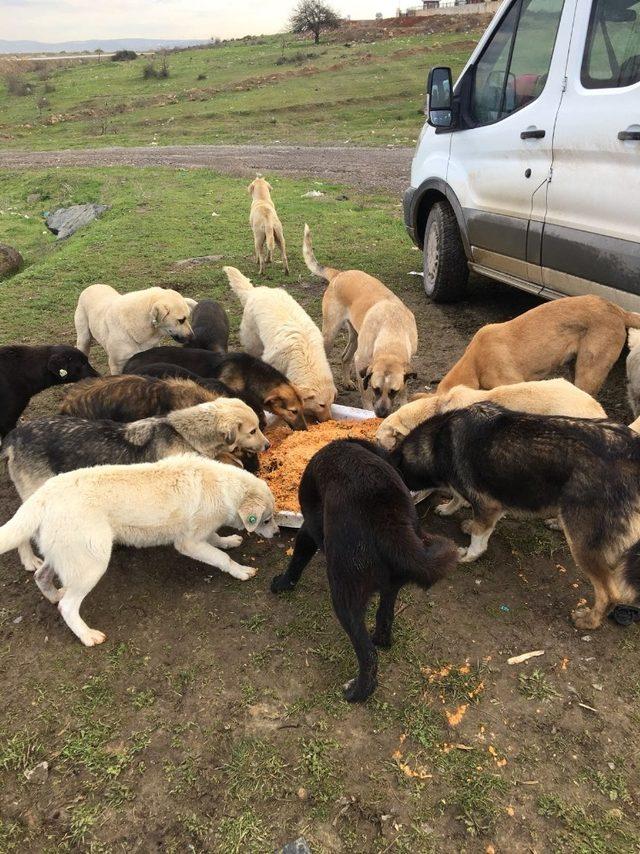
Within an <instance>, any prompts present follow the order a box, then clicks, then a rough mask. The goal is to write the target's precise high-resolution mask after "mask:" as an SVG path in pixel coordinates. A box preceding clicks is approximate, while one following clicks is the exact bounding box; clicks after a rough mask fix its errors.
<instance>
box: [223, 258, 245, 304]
mask: <svg viewBox="0 0 640 854" xmlns="http://www.w3.org/2000/svg"><path fill="white" fill-rule="evenodd" d="M222 269H223V270H224V271H225V273H226V274H227V279H229V284H230V285H231V289H232V290H233V291H234V293H235V295H236V296H237V297H238V299H239V300H240V302H241V303H242V305H244V304H245V303H246V302H247V299H248V298H249V294H250V293H251V291H252V290H253V285H252V284H251V280H250V279H247V277H246V276H243V275H242V273H241V272H240V270H237V269H236V268H235V267H223V268H222Z"/></svg>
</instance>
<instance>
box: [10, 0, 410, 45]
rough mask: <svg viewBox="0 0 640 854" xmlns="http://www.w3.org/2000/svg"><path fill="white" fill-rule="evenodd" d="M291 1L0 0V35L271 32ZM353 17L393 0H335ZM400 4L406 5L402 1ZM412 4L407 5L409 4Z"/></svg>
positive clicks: (392, 6)
mask: <svg viewBox="0 0 640 854" xmlns="http://www.w3.org/2000/svg"><path fill="white" fill-rule="evenodd" d="M295 2H296V0H238V2H228V0H227V2H222V0H0V38H2V39H34V40H36V41H49V42H53V41H70V40H73V39H88V38H92V39H93V38H121V37H123V36H135V37H138V38H144V37H149V38H180V39H183V38H184V39H189V38H199V39H203V38H204V39H206V38H210V37H211V36H219V37H222V38H224V37H228V36H242V35H247V34H259V33H275V32H278V31H280V30H282V29H283V28H284V26H285V24H286V21H287V18H288V16H289V13H290V11H291V7H292V6H293V5H294V4H295ZM333 5H334V8H335V9H336V10H337V11H338V12H339V13H340V14H341V15H350V16H351V17H352V18H373V17H375V14H376V12H382V13H384V15H385V17H386V16H391V15H394V14H395V11H396V8H397V0H396V2H393V0H335V2H334V4H333ZM405 5H407V3H406V0H405ZM409 5H411V4H409Z"/></svg>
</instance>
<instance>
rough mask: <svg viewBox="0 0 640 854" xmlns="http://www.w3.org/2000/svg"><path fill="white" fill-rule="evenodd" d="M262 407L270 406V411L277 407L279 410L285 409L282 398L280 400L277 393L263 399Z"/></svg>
mask: <svg viewBox="0 0 640 854" xmlns="http://www.w3.org/2000/svg"><path fill="white" fill-rule="evenodd" d="M264 405H265V406H268V407H269V406H270V407H271V408H272V409H275V408H276V407H279V408H280V409H285V408H286V404H285V401H284V398H282V397H281V396H280V395H279V394H278V393H277V392H274V393H273V394H270V395H269V397H265V399H264Z"/></svg>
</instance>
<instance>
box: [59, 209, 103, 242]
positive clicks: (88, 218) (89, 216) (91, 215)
mask: <svg viewBox="0 0 640 854" xmlns="http://www.w3.org/2000/svg"><path fill="white" fill-rule="evenodd" d="M107 210H109V205H97V204H95V203H94V202H91V203H90V204H86V205H71V207H70V208H58V209H57V210H55V211H52V212H51V213H49V214H47V216H46V217H45V222H46V224H47V228H48V229H49V231H52V232H53V233H54V234H55V235H57V237H58V240H64V239H65V237H70V235H72V234H74V233H75V232H76V231H77V230H78V229H79V228H82V227H83V226H85V225H88V224H89V223H90V222H93V220H94V219H97V218H98V217H99V216H102V214H103V213H104V212H105V211H107Z"/></svg>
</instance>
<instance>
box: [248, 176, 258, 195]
mask: <svg viewBox="0 0 640 854" xmlns="http://www.w3.org/2000/svg"><path fill="white" fill-rule="evenodd" d="M256 180H257V179H254V180H253V181H252V182H251V183H250V184H249V186H248V187H247V193H249V195H251V194H252V193H253V188H254V187H255V185H256Z"/></svg>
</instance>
